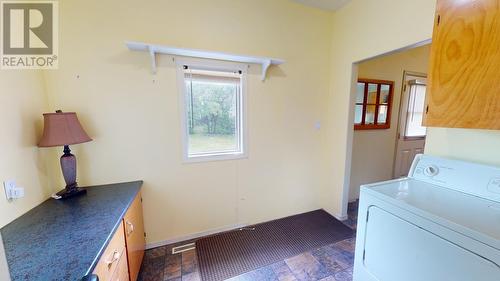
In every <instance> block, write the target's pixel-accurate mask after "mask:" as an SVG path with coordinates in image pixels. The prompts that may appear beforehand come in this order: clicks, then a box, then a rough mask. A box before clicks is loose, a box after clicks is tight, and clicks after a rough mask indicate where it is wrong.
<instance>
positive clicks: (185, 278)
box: [182, 271, 201, 281]
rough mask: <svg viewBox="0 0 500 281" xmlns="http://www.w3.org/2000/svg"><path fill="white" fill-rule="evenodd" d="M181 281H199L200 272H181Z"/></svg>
mask: <svg viewBox="0 0 500 281" xmlns="http://www.w3.org/2000/svg"><path fill="white" fill-rule="evenodd" d="M182 281H201V277H200V273H198V272H197V271H195V272H191V273H188V274H182Z"/></svg>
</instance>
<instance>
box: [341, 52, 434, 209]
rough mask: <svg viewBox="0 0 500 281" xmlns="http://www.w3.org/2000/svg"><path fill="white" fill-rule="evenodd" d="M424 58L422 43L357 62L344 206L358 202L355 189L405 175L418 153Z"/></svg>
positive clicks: (422, 136)
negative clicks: (347, 181)
mask: <svg viewBox="0 0 500 281" xmlns="http://www.w3.org/2000/svg"><path fill="white" fill-rule="evenodd" d="M429 54H430V44H427V45H423V46H422V45H421V46H417V47H415V48H411V49H405V50H402V51H399V52H394V53H390V54H387V55H383V56H378V57H376V58H373V59H369V60H365V61H362V62H359V63H357V65H356V66H357V69H358V75H357V79H356V82H357V83H356V94H355V95H353V99H354V100H353V101H352V104H353V108H351V109H350V110H352V113H353V115H354V120H353V124H352V126H353V130H354V133H353V138H352V155H351V173H350V184H349V198H348V201H349V202H353V201H356V200H357V199H358V198H359V189H360V185H363V184H367V183H373V182H379V181H384V180H390V179H393V178H398V177H402V176H406V175H407V173H408V170H409V167H410V165H411V163H412V161H413V157H414V156H415V155H416V154H418V153H422V152H423V148H424V146H425V128H423V127H421V125H420V124H421V120H422V115H423V99H424V98H425V87H426V86H425V84H426V80H425V78H426V72H427V67H428V58H429ZM384 89H385V90H384ZM388 94H389V96H388ZM386 110H388V111H387V112H386ZM422 131H423V133H422Z"/></svg>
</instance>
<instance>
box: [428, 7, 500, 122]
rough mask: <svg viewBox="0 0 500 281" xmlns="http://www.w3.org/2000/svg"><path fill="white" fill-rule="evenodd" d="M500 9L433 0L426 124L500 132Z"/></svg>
mask: <svg viewBox="0 0 500 281" xmlns="http://www.w3.org/2000/svg"><path fill="white" fill-rule="evenodd" d="M499 6H500V1H499V0H468V1H456V0H438V1H437V11H436V17H435V23H434V34H433V37H432V47H431V56H430V68H429V77H428V88H427V97H426V114H425V118H424V125H426V126H430V127H449V128H481V129H500V83H499V82H500V10H499V9H500V8H499Z"/></svg>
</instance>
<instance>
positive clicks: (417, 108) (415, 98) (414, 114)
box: [404, 79, 427, 138]
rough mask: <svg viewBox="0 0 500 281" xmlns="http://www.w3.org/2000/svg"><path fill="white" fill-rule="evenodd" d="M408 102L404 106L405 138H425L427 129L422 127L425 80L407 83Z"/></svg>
mask: <svg viewBox="0 0 500 281" xmlns="http://www.w3.org/2000/svg"><path fill="white" fill-rule="evenodd" d="M407 87H409V89H408V101H407V104H406V108H407V110H406V116H405V117H406V119H405V120H406V121H405V128H404V137H405V138H422V137H425V135H426V132H427V129H426V127H424V126H422V120H423V117H424V104H425V90H426V85H425V80H424V79H414V80H410V81H408V86H407Z"/></svg>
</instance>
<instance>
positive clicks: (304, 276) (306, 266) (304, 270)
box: [285, 252, 330, 281]
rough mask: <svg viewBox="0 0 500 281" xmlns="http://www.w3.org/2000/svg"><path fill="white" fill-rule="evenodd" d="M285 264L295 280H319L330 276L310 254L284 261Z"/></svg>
mask: <svg viewBox="0 0 500 281" xmlns="http://www.w3.org/2000/svg"><path fill="white" fill-rule="evenodd" d="M285 262H286V264H287V265H288V267H289V268H290V270H291V271H292V273H293V274H294V275H295V278H297V280H308V281H310V280H320V279H322V278H325V277H327V276H328V275H330V274H329V271H328V269H326V268H325V267H324V266H323V265H321V263H319V262H318V260H316V258H314V256H313V255H312V254H311V253H310V252H306V253H303V254H300V255H298V256H295V257H292V258H289V259H286V260H285Z"/></svg>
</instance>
